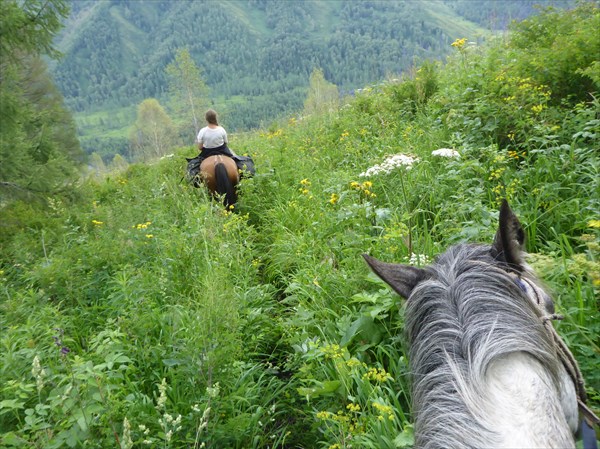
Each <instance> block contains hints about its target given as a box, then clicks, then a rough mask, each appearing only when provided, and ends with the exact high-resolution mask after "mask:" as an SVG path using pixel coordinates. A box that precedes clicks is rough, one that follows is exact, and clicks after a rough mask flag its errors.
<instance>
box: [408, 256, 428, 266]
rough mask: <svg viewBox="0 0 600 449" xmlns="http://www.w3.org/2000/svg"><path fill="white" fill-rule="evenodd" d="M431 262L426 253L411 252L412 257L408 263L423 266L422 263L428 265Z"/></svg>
mask: <svg viewBox="0 0 600 449" xmlns="http://www.w3.org/2000/svg"><path fill="white" fill-rule="evenodd" d="M429 262H430V259H429V257H427V256H426V255H425V254H415V253H411V254H410V257H409V258H408V263H409V264H410V265H417V266H422V265H427V264H428V263H429Z"/></svg>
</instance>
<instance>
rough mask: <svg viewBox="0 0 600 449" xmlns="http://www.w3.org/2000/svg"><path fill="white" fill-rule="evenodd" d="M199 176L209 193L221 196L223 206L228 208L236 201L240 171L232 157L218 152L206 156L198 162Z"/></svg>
mask: <svg viewBox="0 0 600 449" xmlns="http://www.w3.org/2000/svg"><path fill="white" fill-rule="evenodd" d="M200 178H201V179H202V182H204V184H205V185H206V187H208V190H209V191H210V193H211V194H213V195H214V196H219V197H220V196H223V205H224V206H225V207H227V208H230V207H231V206H233V205H234V204H235V203H236V201H237V192H236V187H237V185H238V183H239V182H240V173H239V171H238V168H237V165H236V164H235V161H234V160H233V159H231V158H230V157H228V156H223V155H220V154H219V155H215V156H209V157H207V158H206V159H204V160H203V161H202V164H200Z"/></svg>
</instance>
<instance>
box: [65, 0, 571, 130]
mask: <svg viewBox="0 0 600 449" xmlns="http://www.w3.org/2000/svg"><path fill="white" fill-rule="evenodd" d="M536 3H539V1H538V2H536V1H529V0H524V1H520V2H515V1H506V2H504V1H492V0H411V1H401V0H385V1H363V0H356V1H342V0H303V1H299V0H288V1H281V0H221V1H192V0H178V1H154V0H137V1H126V0H99V1H98V0H78V1H74V2H73V3H72V13H71V16H70V18H69V20H68V21H67V23H66V26H65V29H64V31H63V32H62V33H61V35H60V36H58V38H57V40H56V44H57V46H58V48H59V49H60V50H61V51H62V52H63V53H64V55H65V56H64V58H63V59H62V60H61V61H59V63H58V64H56V65H55V66H54V67H53V72H54V76H55V79H56V82H57V85H58V87H59V88H60V90H61V91H62V92H63V94H64V96H65V100H66V103H67V105H68V106H69V107H70V108H71V109H72V110H73V111H75V113H76V115H77V114H84V113H90V112H91V111H102V110H109V109H119V108H124V107H131V106H132V105H135V104H138V103H139V102H141V101H142V100H143V99H144V98H148V97H155V98H158V99H159V100H160V99H161V97H162V96H163V94H164V93H165V90H166V85H167V83H166V78H165V67H166V66H167V65H168V64H169V63H170V62H171V61H172V60H173V58H174V55H175V51H176V50H177V49H178V48H181V47H187V48H188V49H189V51H190V53H191V55H192V57H193V58H194V60H195V62H196V64H197V65H198V66H199V67H201V68H202V70H203V75H204V79H205V81H206V83H207V85H208V86H209V88H210V90H211V98H213V100H214V99H215V98H219V99H220V100H218V101H221V102H226V103H227V102H229V103H231V102H233V104H234V106H231V107H230V108H228V109H230V110H229V111H228V114H227V116H228V124H229V126H230V127H232V128H234V129H235V128H237V129H245V128H250V127H255V126H257V125H258V124H259V123H261V122H264V121H269V120H272V119H273V118H276V117H277V116H280V115H282V114H285V113H289V112H290V111H294V110H298V109H301V108H302V102H303V99H304V97H305V95H306V89H307V86H308V79H309V75H310V73H311V71H312V70H313V69H314V68H315V67H320V68H322V69H323V72H324V74H325V77H326V79H327V80H328V81H330V82H332V83H334V84H336V85H337V86H338V87H339V88H340V90H342V91H349V90H351V89H355V88H359V87H364V86H365V85H367V84H369V83H373V82H376V81H378V80H381V79H384V78H385V77H386V76H390V75H393V76H397V75H398V74H399V73H401V72H403V71H405V70H407V69H408V68H410V67H411V66H412V65H413V64H414V62H415V59H421V60H422V59H427V58H440V57H442V56H443V55H445V54H447V53H448V52H449V51H450V50H451V47H450V44H451V43H452V42H453V41H454V40H455V39H457V38H460V37H465V36H466V37H469V38H470V39H475V38H477V37H478V36H483V35H484V34H485V33H486V29H489V26H490V25H493V26H500V27H503V26H505V24H506V23H507V21H508V20H510V19H511V18H522V17H525V16H527V15H529V14H531V13H532V12H533V11H534V7H533V6H534V4H536ZM542 3H544V4H550V2H549V1H546V2H542ZM552 3H553V4H569V3H573V2H570V1H559V0H557V1H553V2H552Z"/></svg>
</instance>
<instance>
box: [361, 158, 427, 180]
mask: <svg viewBox="0 0 600 449" xmlns="http://www.w3.org/2000/svg"><path fill="white" fill-rule="evenodd" d="M418 161H419V158H417V157H414V156H410V155H407V154H394V155H393V156H389V157H388V158H387V159H386V160H385V161H383V162H382V163H381V164H378V165H373V166H372V167H370V168H368V169H367V171H365V172H363V173H361V174H360V175H358V176H360V177H369V176H373V175H379V174H382V173H383V174H386V175H388V174H390V173H391V172H392V170H395V169H397V168H400V167H406V169H407V170H410V169H411V168H412V166H413V164H414V163H416V162H418Z"/></svg>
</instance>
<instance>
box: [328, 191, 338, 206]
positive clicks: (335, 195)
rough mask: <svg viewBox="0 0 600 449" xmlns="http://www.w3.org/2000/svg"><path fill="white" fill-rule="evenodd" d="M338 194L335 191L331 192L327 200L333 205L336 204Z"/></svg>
mask: <svg viewBox="0 0 600 449" xmlns="http://www.w3.org/2000/svg"><path fill="white" fill-rule="evenodd" d="M339 199H340V196H339V195H338V194H337V193H332V194H331V198H330V199H329V202H330V203H331V204H333V205H335V204H337V202H338V201H339Z"/></svg>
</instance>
